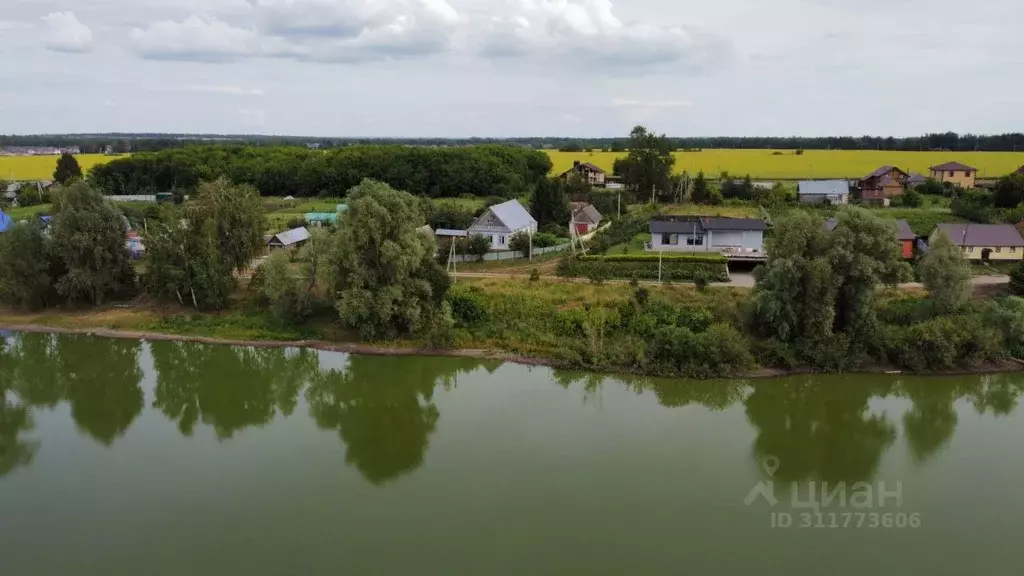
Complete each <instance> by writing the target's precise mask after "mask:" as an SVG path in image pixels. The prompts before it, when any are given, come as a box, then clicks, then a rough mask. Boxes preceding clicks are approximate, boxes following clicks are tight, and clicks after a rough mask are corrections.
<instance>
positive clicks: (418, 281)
mask: <svg viewBox="0 0 1024 576" xmlns="http://www.w3.org/2000/svg"><path fill="white" fill-rule="evenodd" d="M348 206H349V210H348V212H347V213H346V214H345V215H344V216H343V217H342V219H341V222H340V223H339V230H338V232H337V233H336V234H335V239H334V240H335V243H334V246H333V249H332V250H331V254H330V257H329V260H330V267H331V269H332V271H333V274H332V276H333V278H332V282H331V288H332V290H333V291H334V294H335V299H336V304H335V305H336V307H337V309H338V314H339V316H340V318H341V321H342V322H343V323H344V324H345V325H346V326H348V327H350V328H355V329H358V330H359V332H360V334H361V335H362V336H363V337H364V338H369V339H375V338H388V337H395V336H400V335H407V334H425V333H427V332H430V331H431V329H432V328H431V327H432V326H434V325H436V323H437V322H438V320H439V319H441V318H443V317H444V316H445V315H444V313H443V311H442V302H443V301H444V296H445V294H446V293H447V291H448V287H449V284H450V281H449V279H448V275H447V274H446V273H445V272H444V270H442V269H441V267H440V266H439V265H438V264H437V262H436V261H435V259H434V254H435V252H436V251H437V246H436V244H435V242H434V237H433V235H432V234H424V233H422V232H420V231H418V230H417V228H418V227H420V226H422V225H423V224H424V222H425V220H424V215H423V213H422V212H421V210H420V208H419V203H418V202H417V201H416V198H415V197H414V196H412V195H411V194H409V193H407V192H401V191H398V190H395V189H393V188H391V187H390V186H388V185H387V184H383V183H381V182H375V181H372V180H364V181H363V182H362V183H361V184H359V185H358V186H356V187H355V188H353V189H352V190H350V191H349V193H348Z"/></svg>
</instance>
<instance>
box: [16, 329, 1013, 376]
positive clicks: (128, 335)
mask: <svg viewBox="0 0 1024 576" xmlns="http://www.w3.org/2000/svg"><path fill="white" fill-rule="evenodd" d="M0 330H7V331H11V332H34V333H46V334H85V335H88V336H99V337H103V338H118V339H125V340H146V341H163V342H196V343H200V344H213V345H221V346H249V347H254V348H308V349H311V350H320V351H324V352H339V353H343V354H363V355H368V356H394V357H400V356H428V357H440V358H477V359H480V360H497V361H500V362H509V363H513V364H519V365H523V366H544V367H548V368H557V369H563V370H576V371H581V372H596V373H599V374H604V375H608V376H614V375H616V374H630V375H639V376H647V377H650V378H683V377H680V376H675V377H672V376H658V375H650V374H644V373H642V372H633V371H629V370H621V369H620V370H615V369H605V370H598V369H593V368H585V367H579V366H571V365H567V364H565V363H562V362H558V361H557V360H555V359H553V358H542V357H537V356H523V355H521V354H511V353H506V352H497V351H491V350H486V349H482V348H456V349H439V348H402V347H397V346H381V345H378V344H363V343H358V342H330V341H327V340H315V339H312V340H311V339H306V340H246V339H234V338H218V337H214V336H193V335H186V334H169V333H165V332H155V331H150V330H122V329H117V328H104V327H86V328H72V327H61V326H51V325H45V324H33V323H27V324H19V323H11V322H6V321H3V320H0ZM1019 372H1024V361H1022V360H1017V359H1014V358H1011V359H1009V360H1007V361H1006V362H1004V363H1002V364H987V365H982V366H976V367H973V368H964V369H958V370H948V371H938V372H908V371H905V370H892V369H891V367H885V366H872V367H868V368H862V369H859V370H854V371H850V372H836V373H834V374H836V375H840V374H843V375H855V374H872V375H878V374H889V375H893V376H922V377H925V376H965V375H972V374H1014V373H1019ZM811 374H830V373H826V372H819V371H814V370H811V369H788V370H787V369H782V368H758V369H756V370H752V371H750V372H748V373H746V374H743V375H737V376H734V377H732V378H726V379H733V380H771V379H775V378H784V377H787V376H800V375H811ZM683 379H688V378H683Z"/></svg>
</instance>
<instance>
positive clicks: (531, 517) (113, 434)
mask: <svg viewBox="0 0 1024 576" xmlns="http://www.w3.org/2000/svg"><path fill="white" fill-rule="evenodd" d="M0 391H2V392H3V394H2V395H0V400H2V404H0V574H2V575H4V576H21V575H31V576H35V575H79V574H96V575H121V574H125V575H128V574H132V575H135V574H138V575H175V576H177V575H188V576H197V575H206V574H210V575H233V574H238V575H291V574H296V575H300V574H331V575H334V574H346V575H348V574H371V575H378V574H379V575H391V574H395V575H398V574H419V575H423V574H438V575H451V574H467V575H486V574H509V575H520V574H523V575H525V574H560V575H561V574H585V575H592V574H610V575H619V574H672V575H675V574H701V575H703V574H715V575H717V574H722V575H733V574H735V575H743V576H749V575H756V574H785V575H791V574H809V575H811V574H813V575H819V574H821V575H825V574H828V575H846V574H849V575H858V576H863V575H869V574H871V575H874V574H898V575H910V574H922V575H924V574H927V575H933V574H971V575H973V574H978V575H981V574H985V575H989V574H1007V575H1011V574H1013V575H1016V574H1022V573H1024V557H1022V555H1021V553H1020V542H1021V537H1022V536H1024V489H1022V481H1024V417H1022V411H1021V409H1020V408H1019V407H1018V402H1019V398H1020V395H1021V392H1022V391H1024V376H1021V375H1002V376H969V377H956V378H909V377H898V376H860V375H857V376H841V377H837V376H806V377H796V378H788V379H782V380H776V381H764V382H741V381H729V382H686V381H672V380H649V379H623V378H619V377H600V376H595V375H585V374H571V373H562V372H557V371H551V370H548V369H538V368H532V369H531V368H528V367H524V366H518V365H511V364H506V365H502V364H499V363H490V362H481V361H477V360H470V359H440V358H380V357H361V356H346V355H342V354H329V353H318V352H314V351H308V350H278V349H252V348H230V347H223V346H205V345H198V344H183V343H167V342H157V343H145V342H136V341H128V340H109V339H99V338H92V337H86V336H72V335H61V336H50V335H38V334H26V335H21V336H15V335H9V337H8V338H7V340H6V344H5V346H4V348H3V352H2V353H0ZM769 482H771V484H770V485H769V484H768V483H769ZM824 482H828V483H829V487H828V488H826V491H827V492H829V493H830V494H831V495H832V496H833V498H832V499H831V501H826V499H825V498H823V497H822V495H821V494H820V493H818V494H817V496H816V498H814V499H813V500H812V499H811V498H810V496H809V494H810V492H809V491H810V490H811V489H812V488H814V487H817V488H816V489H817V490H819V491H820V489H821V488H822V486H823V483H824ZM840 482H845V483H846V484H845V485H841V484H839V483H840ZM856 482H862V483H864V484H860V485H855V483H856ZM759 483H763V484H761V485H763V486H767V487H769V488H770V490H769V491H768V494H769V495H771V496H773V497H774V499H775V505H774V506H772V505H771V504H770V503H769V500H768V498H767V497H766V496H764V495H763V494H761V493H758V492H756V491H755V492H752V489H755V488H757V487H758V486H759ZM838 486H844V488H843V489H842V490H839V489H838V488H837V487H838ZM854 486H858V487H857V490H856V491H855V490H854V489H853V488H854ZM865 486H867V488H865ZM897 486H898V487H899V497H898V498H897V497H896V496H895V495H893V493H894V492H895V491H896V490H897ZM793 487H796V490H797V493H796V497H795V498H794V494H793V492H792V489H793ZM866 490H874V491H875V494H874V497H873V498H872V501H871V502H867V503H865V502H864V499H863V498H861V499H860V501H859V502H858V506H859V507H854V506H853V500H854V496H856V494H860V495H861V496H863V495H864V494H865V493H866ZM840 492H842V495H844V496H849V497H850V498H849V501H847V502H841V501H839V499H838V496H837V495H839V494H840ZM882 493H888V494H887V495H883V494H882ZM751 494H752V495H753V496H754V499H753V500H752V501H751V503H750V505H747V504H745V500H746V499H747V498H748V496H749V495H751ZM811 502H817V503H818V504H819V507H818V508H817V509H814V508H808V507H806V506H809V503H811ZM826 503H827V505H824V506H822V505H823V504H826ZM865 504H867V505H866V506H865ZM784 514H789V515H790V516H791V518H792V525H790V526H789V527H781V526H778V525H776V526H774V527H773V525H772V524H773V523H775V524H778V523H780V522H781V521H779V520H778V519H779V518H781V517H783V516H782V515H784ZM805 514H807V515H810V516H808V517H806V518H805V517H804V516H803V515H805ZM818 514H820V515H821V516H818ZM858 514H859V515H861V517H858V516H857V515H858ZM846 515H849V516H846ZM872 515H875V516H874V517H872ZM804 524H806V526H804ZM873 524H877V525H876V526H874V527H873V526H872V525H873ZM885 524H891V526H886V525H885ZM897 524H899V525H897Z"/></svg>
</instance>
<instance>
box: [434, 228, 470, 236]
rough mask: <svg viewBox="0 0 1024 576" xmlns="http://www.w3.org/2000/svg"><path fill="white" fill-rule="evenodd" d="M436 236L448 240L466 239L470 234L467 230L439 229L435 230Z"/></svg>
mask: <svg viewBox="0 0 1024 576" xmlns="http://www.w3.org/2000/svg"><path fill="white" fill-rule="evenodd" d="M434 236H444V237H446V238H465V237H466V236H469V232H468V231H466V230H452V229H451V228H438V229H437V230H434Z"/></svg>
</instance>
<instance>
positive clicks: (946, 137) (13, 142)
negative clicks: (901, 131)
mask: <svg viewBox="0 0 1024 576" xmlns="http://www.w3.org/2000/svg"><path fill="white" fill-rule="evenodd" d="M670 140H671V143H672V145H673V146H674V147H675V148H676V149H683V150H686V149H703V148H761V149H785V150H799V149H807V150H908V151H918V150H956V151H972V150H987V151H1019V150H1024V134H1022V133H1009V134H993V135H983V134H957V133H956V132H945V133H932V134H925V135H923V136H914V137H909V138H894V137H892V136H889V137H886V136H825V137H801V136H789V137H770V136H768V137H690V138H671V139H670ZM224 141H231V142H236V143H238V144H245V145H248V146H306V145H309V144H313V145H315V146H317V147H319V148H320V149H330V148H336V147H346V146H360V145H398V146H475V145H481V144H499V145H505V146H520V147H528V148H536V149H540V148H555V149H558V150H565V151H570V152H580V151H584V150H592V149H597V150H611V151H612V152H623V151H625V149H626V146H627V143H626V142H625V141H624V140H623V139H621V138H571V137H556V138H541V137H531V138H312V137H303V136H261V135H253V134H250V135H226V134H150V133H142V134H128V133H115V134H99V135H66V136H53V135H25V136H22V135H0V146H59V147H68V146H79V147H80V148H81V150H82V152H83V153H102V152H105V151H106V147H107V146H108V145H109V146H110V147H111V148H112V151H113V152H115V153H123V152H149V151H159V150H167V149H173V148H185V147H189V146H196V145H204V144H208V143H210V142H224Z"/></svg>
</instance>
